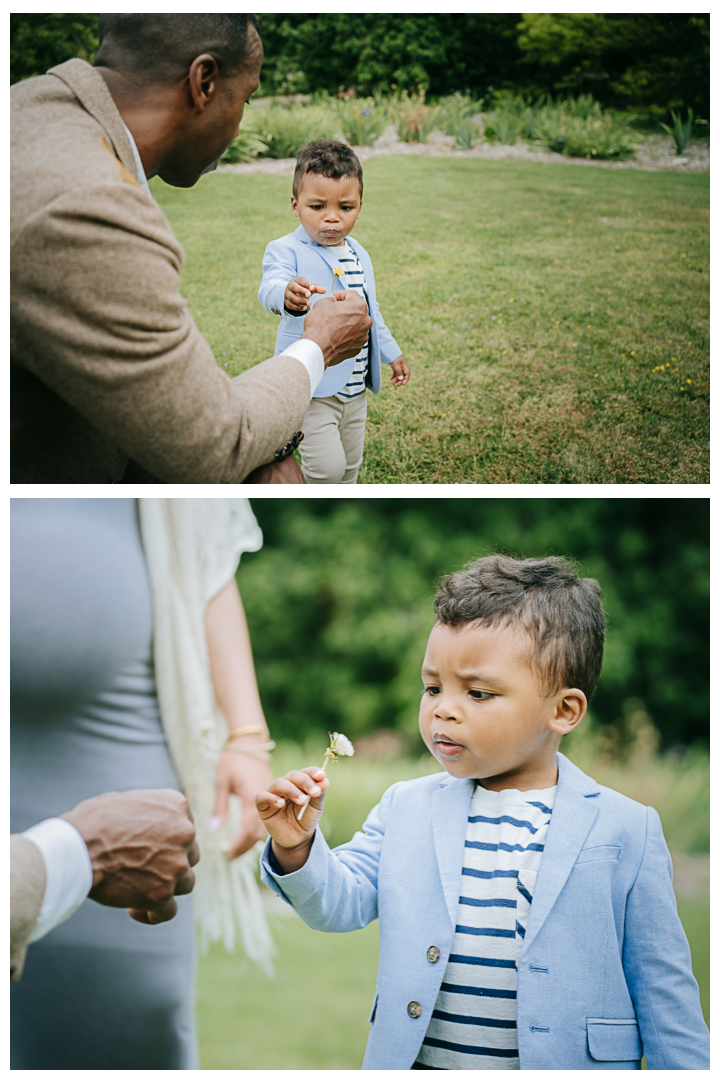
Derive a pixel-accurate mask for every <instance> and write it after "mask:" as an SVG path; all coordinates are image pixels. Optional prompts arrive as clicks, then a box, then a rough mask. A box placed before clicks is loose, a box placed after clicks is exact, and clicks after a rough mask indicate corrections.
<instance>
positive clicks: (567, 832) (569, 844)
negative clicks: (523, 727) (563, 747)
mask: <svg viewBox="0 0 720 1080" xmlns="http://www.w3.org/2000/svg"><path fill="white" fill-rule="evenodd" d="M557 761H558V786H557V792H556V795H555V804H554V806H553V814H552V822H551V824H550V828H549V829H548V833H547V840H546V842H545V850H544V851H543V857H542V862H541V863H540V871H539V873H538V877H537V884H536V886H535V895H534V896H533V901H532V907H531V908H530V918H529V919H528V925H527V930H526V932H525V940H524V942H523V948H522V952H523V953H525V952H526V951H527V949H528V948H529V947H530V945H531V944H532V942H533V941H534V939H535V938H536V937H537V935H538V932H539V931H540V929H541V927H542V925H543V923H544V922H545V920H546V919H547V917H548V915H549V914H550V912H551V910H552V907H553V904H554V903H555V901H556V900H557V898H558V896H559V895H560V892H561V891H562V888H563V886H564V885H565V882H566V881H567V879H568V877H569V876H570V871H571V870H572V868H573V866H574V865H575V861H576V859H577V857H578V853H579V851H580V849H581V847H582V846H583V844H584V843H585V840H586V838H587V835H588V833H589V832H590V829H591V828H592V825H593V823H594V821H595V818H596V817H597V814H598V799H599V798H601V797H602V796H601V793H600V788H599V786H598V785H597V784H596V783H595V781H594V780H591V779H590V777H589V776H586V775H585V773H584V772H581V771H580V769H578V767H577V766H576V765H573V763H572V762H571V761H569V760H568V758H566V757H565V755H564V754H560V753H559V754H558V755H557Z"/></svg>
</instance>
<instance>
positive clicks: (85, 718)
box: [11, 499, 197, 1069]
mask: <svg viewBox="0 0 720 1080" xmlns="http://www.w3.org/2000/svg"><path fill="white" fill-rule="evenodd" d="M11 526H12V531H11V538H12V539H11V544H12V549H11V555H12V579H11V581H12V585H11V591H12V603H11V609H12V616H11V656H12V670H11V688H12V711H11V731H12V738H11V747H12V749H11V789H12V811H11V818H12V831H13V832H21V831H22V830H23V829H26V828H28V827H29V826H30V825H33V824H35V823H36V822H38V821H42V820H43V819H44V818H47V817H53V816H55V815H57V814H60V813H62V812H63V811H65V810H69V809H70V808H71V807H73V806H74V805H75V804H76V803H78V802H80V800H81V799H87V798H89V797H90V796H92V795H99V794H101V793H102V792H105V791H128V790H132V789H138V788H163V787H170V788H178V786H179V785H178V780H177V776H176V775H175V771H174V769H173V766H172V764H171V761H170V758H169V755H168V750H167V746H166V743H165V738H164V736H163V732H162V727H161V724H160V716H159V712H158V704H157V697H156V692H155V678H154V673H153V664H152V602H151V595H150V586H149V581H148V576H147V570H146V566H145V558H144V555H143V550H142V545H141V542H140V531H139V526H138V518H137V506H136V502H135V500H134V499H13V500H12V515H11ZM178 906H179V911H178V914H177V916H176V917H175V919H173V920H172V921H171V922H168V923H165V924H163V925H161V926H144V925H142V924H141V923H136V922H133V920H132V919H130V917H129V916H128V914H127V912H126V911H125V910H119V909H114V908H107V907H101V906H100V905H99V904H96V903H94V902H93V901H92V900H86V901H85V903H84V904H83V905H82V907H81V908H79V910H78V911H76V912H75V914H74V915H72V916H71V917H70V919H68V920H67V922H65V923H63V924H62V925H60V926H58V927H56V929H55V930H53V931H51V933H49V934H48V935H47V936H46V937H45V938H43V939H42V940H41V941H38V942H36V943H35V944H33V945H31V946H30V948H29V950H28V955H27V960H26V964H25V970H24V973H23V976H22V979H21V980H20V982H18V983H16V984H14V985H13V987H12V993H11V1003H12V1020H11V1036H12V1051H11V1054H12V1057H11V1068H13V1069H192V1068H197V1059H196V1050H195V1032H194V1021H193V981H194V937H193V923H192V901H191V898H190V897H184V898H180V899H179V901H178Z"/></svg>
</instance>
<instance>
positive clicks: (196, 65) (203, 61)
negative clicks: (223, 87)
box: [188, 53, 220, 112]
mask: <svg viewBox="0 0 720 1080" xmlns="http://www.w3.org/2000/svg"><path fill="white" fill-rule="evenodd" d="M188 85H189V89H190V97H191V98H192V103H193V106H194V107H195V109H196V111H197V112H203V110H204V109H206V108H207V106H208V105H209V104H210V102H211V101H212V100H213V99H214V98H215V97H216V96H217V93H218V89H219V86H220V72H219V70H218V66H217V61H216V60H215V57H214V56H210V54H209V53H202V55H201V56H196V57H195V59H194V60H193V62H192V64H191V65H190V70H189V72H188Z"/></svg>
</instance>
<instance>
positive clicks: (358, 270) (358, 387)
mask: <svg viewBox="0 0 720 1080" xmlns="http://www.w3.org/2000/svg"><path fill="white" fill-rule="evenodd" d="M332 253H333V258H334V259H337V262H336V263H335V265H336V266H338V267H339V268H340V269H341V270H343V271H344V275H343V277H340V278H338V279H337V283H336V285H335V288H336V289H341V290H344V289H355V290H356V291H357V292H359V293H360V295H361V296H362V297H363V299H364V300H366V297H365V274H364V273H363V268H362V266H361V264H360V260H359V259H358V257H357V255H356V254H355V252H354V251H353V250H352V248H351V247H350V245H349V244H348V243H344V244H343V245H342V246H338V247H334V248H333V249H332ZM367 370H368V343H367V342H365V344H364V345H363V347H362V349H361V350H360V352H359V353H358V354H357V356H356V357H355V366H354V367H353V369H352V374H351V375H350V378H349V379H348V381H347V382H346V383H345V386H343V388H342V390H338V392H337V394H335V397H337V398H339V399H340V400H341V401H350V400H351V399H352V398H356V397H359V396H360V394H363V393H364V392H365V379H366V376H367Z"/></svg>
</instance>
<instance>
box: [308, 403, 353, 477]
mask: <svg viewBox="0 0 720 1080" xmlns="http://www.w3.org/2000/svg"><path fill="white" fill-rule="evenodd" d="M366 418H367V394H366V393H363V394H360V395H359V396H358V397H356V398H351V399H350V401H341V400H340V399H339V398H336V397H326V398H313V399H312V401H311V402H310V408H309V409H308V411H307V415H306V416H305V420H304V422H303V431H304V432H305V438H304V440H303V441H302V442H301V443H300V458H301V460H302V470H303V474H304V476H305V479H306V480H307V482H308V484H357V477H358V472H359V471H360V466H361V465H362V460H363V444H364V442H365V420H366Z"/></svg>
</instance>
